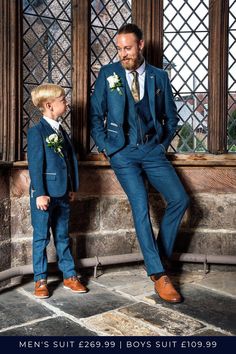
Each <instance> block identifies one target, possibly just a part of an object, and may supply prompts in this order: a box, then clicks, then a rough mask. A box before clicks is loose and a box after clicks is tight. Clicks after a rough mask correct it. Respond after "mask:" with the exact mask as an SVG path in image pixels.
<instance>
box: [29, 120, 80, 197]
mask: <svg viewBox="0 0 236 354" xmlns="http://www.w3.org/2000/svg"><path fill="white" fill-rule="evenodd" d="M51 134H55V131H54V130H53V129H52V127H51V126H50V124H48V123H47V121H46V120H45V119H41V121H40V122H39V123H38V124H36V125H35V126H33V127H32V128H30V129H29V130H28V136H27V141H28V163H29V174H30V179H31V184H30V194H31V196H32V197H39V196H42V195H48V196H50V197H62V196H63V195H65V193H66V192H67V164H66V161H65V158H64V157H60V156H59V154H58V153H56V152H54V150H53V148H51V147H48V146H47V142H46V138H47V137H48V136H49V135H51ZM64 135H65V137H64V138H65V139H66V140H67V141H66V143H67V144H69V146H70V147H71V151H72V155H73V159H72V160H73V170H74V171H73V174H72V175H73V177H74V178H73V181H72V183H73V191H77V190H78V187H79V174H78V162H77V158H76V154H75V152H74V149H73V146H72V144H71V141H70V138H69V136H68V135H67V134H66V132H65V134H64Z"/></svg>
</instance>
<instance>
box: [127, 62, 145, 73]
mask: <svg viewBox="0 0 236 354" xmlns="http://www.w3.org/2000/svg"><path fill="white" fill-rule="evenodd" d="M145 69H146V62H145V60H144V61H143V63H142V64H141V65H140V66H139V67H138V69H136V70H135V71H137V73H138V74H139V75H142V74H143V73H144V72H145ZM125 71H126V73H128V74H131V73H132V71H134V70H125Z"/></svg>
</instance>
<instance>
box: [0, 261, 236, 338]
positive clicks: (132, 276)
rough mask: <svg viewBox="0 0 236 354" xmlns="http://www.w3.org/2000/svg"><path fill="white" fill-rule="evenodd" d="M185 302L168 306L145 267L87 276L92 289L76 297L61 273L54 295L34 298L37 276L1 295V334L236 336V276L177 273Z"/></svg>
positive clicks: (53, 280)
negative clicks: (159, 295) (65, 287)
mask: <svg viewBox="0 0 236 354" xmlns="http://www.w3.org/2000/svg"><path fill="white" fill-rule="evenodd" d="M172 279H173V280H174V282H175V284H176V286H177V287H178V288H179V289H180V291H181V293H182V295H183V297H184V302H183V303H181V304H175V305H172V304H168V303H165V302H163V301H162V300H161V299H160V298H159V297H158V296H157V295H156V294H155V293H154V291H153V283H152V282H151V281H150V280H149V278H148V277H147V276H146V272H145V270H144V269H143V267H142V266H141V265H138V266H130V267H124V268H121V267H120V268H113V269H103V274H102V275H100V276H99V277H98V278H94V277H93V276H92V275H88V273H87V275H86V274H83V278H82V280H83V282H85V283H86V284H87V286H88V288H89V292H88V293H86V294H80V295H78V294H75V293H72V292H70V291H69V290H66V289H64V288H63V286H62V282H61V279H60V277H59V276H58V275H50V276H49V278H48V283H49V289H50V293H51V296H50V298H49V299H46V300H38V299H36V298H34V296H33V294H32V293H33V287H34V283H33V280H32V276H28V277H24V279H23V280H22V281H21V284H19V285H15V286H14V287H13V286H12V287H9V288H7V289H5V290H2V291H1V292H0V316H1V317H0V336H235V335H236V321H235V318H236V317H235V315H236V286H235V280H236V277H235V272H219V271H217V272H216V271H215V272H209V273H208V274H204V272H203V271H192V272H186V271H185V272H182V273H178V274H175V275H173V277H172Z"/></svg>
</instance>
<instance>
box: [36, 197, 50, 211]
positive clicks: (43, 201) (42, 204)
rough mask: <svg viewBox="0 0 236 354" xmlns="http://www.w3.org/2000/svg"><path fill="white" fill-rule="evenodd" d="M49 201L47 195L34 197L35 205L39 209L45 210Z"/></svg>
mask: <svg viewBox="0 0 236 354" xmlns="http://www.w3.org/2000/svg"><path fill="white" fill-rule="evenodd" d="M49 203H50V197H48V196H47V195H42V196H41V197H37V198H36V206H37V208H38V209H40V210H47V209H48V207H49Z"/></svg>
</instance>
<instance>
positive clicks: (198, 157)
mask: <svg viewBox="0 0 236 354" xmlns="http://www.w3.org/2000/svg"><path fill="white" fill-rule="evenodd" d="M94 156H95V154H94ZM100 156H101V155H97V154H96V156H95V158H97V157H100ZM168 158H169V160H170V161H171V162H172V163H173V165H174V166H196V167H198V166H206V167H207V166H213V167H214V166H223V167H224V166H232V167H236V154H221V155H213V154H168ZM3 165H4V164H3ZM7 165H8V166H9V165H12V166H13V167H14V168H28V162H27V161H17V162H13V163H12V164H6V166H7ZM79 165H80V166H82V167H109V166H110V163H109V161H107V160H105V158H104V157H103V156H101V159H100V160H98V159H96V160H90V161H80V162H79Z"/></svg>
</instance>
